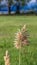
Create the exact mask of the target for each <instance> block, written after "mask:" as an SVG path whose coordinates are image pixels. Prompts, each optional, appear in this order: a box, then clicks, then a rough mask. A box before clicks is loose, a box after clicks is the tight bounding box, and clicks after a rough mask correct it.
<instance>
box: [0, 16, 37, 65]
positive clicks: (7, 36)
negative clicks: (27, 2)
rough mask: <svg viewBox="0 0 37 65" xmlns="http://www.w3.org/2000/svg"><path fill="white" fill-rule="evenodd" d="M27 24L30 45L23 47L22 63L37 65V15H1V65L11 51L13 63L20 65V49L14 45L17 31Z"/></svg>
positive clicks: (12, 64) (22, 64)
mask: <svg viewBox="0 0 37 65" xmlns="http://www.w3.org/2000/svg"><path fill="white" fill-rule="evenodd" d="M24 24H27V28H28V30H29V35H30V37H29V41H30V43H29V46H24V47H22V48H21V56H20V58H21V62H20V65H37V16H0V65H4V55H5V51H6V50H8V51H9V55H10V62H11V65H19V50H17V49H16V48H15V47H14V38H15V32H17V29H18V28H21V27H22V26H23V25H24Z"/></svg>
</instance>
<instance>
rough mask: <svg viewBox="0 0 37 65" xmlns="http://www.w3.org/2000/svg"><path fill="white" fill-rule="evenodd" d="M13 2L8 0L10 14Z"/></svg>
mask: <svg viewBox="0 0 37 65" xmlns="http://www.w3.org/2000/svg"><path fill="white" fill-rule="evenodd" d="M11 4H12V0H8V8H9V14H10V12H11V11H10V6H11Z"/></svg>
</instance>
